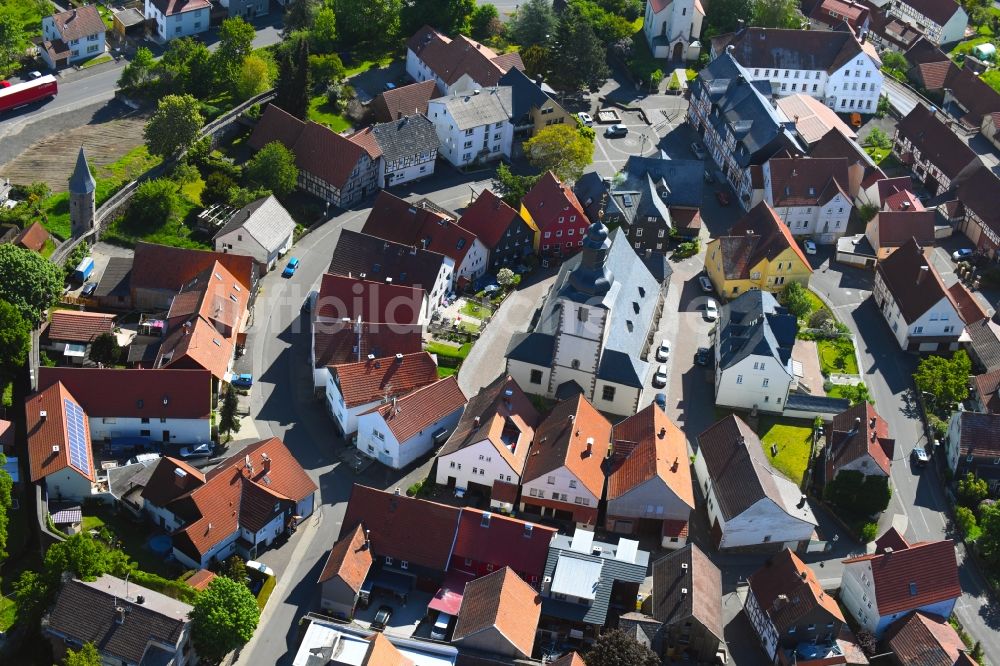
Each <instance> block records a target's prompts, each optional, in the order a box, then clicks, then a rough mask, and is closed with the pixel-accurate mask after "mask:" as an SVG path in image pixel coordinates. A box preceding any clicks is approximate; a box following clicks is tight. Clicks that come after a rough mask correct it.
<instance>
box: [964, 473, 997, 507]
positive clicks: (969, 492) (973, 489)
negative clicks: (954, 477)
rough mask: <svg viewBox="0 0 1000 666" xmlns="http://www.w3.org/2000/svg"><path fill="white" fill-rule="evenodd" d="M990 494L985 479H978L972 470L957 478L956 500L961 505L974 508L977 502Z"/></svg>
mask: <svg viewBox="0 0 1000 666" xmlns="http://www.w3.org/2000/svg"><path fill="white" fill-rule="evenodd" d="M989 496H990V486H989V484H988V483H986V479H980V478H979V477H977V476H976V475H975V474H973V473H972V472H966V474H965V478H964V479H959V480H958V501H959V503H960V504H962V506H967V507H969V508H970V509H976V508H977V507H978V506H979V503H980V502H982V501H983V500H984V499H986V498H987V497H989Z"/></svg>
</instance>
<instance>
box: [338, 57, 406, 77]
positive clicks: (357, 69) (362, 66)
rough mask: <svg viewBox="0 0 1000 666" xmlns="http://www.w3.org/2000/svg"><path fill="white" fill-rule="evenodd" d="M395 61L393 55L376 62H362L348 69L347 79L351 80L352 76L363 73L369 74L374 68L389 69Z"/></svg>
mask: <svg viewBox="0 0 1000 666" xmlns="http://www.w3.org/2000/svg"><path fill="white" fill-rule="evenodd" d="M393 60H395V58H394V57H393V56H392V55H385V56H382V57H381V58H376V59H374V60H360V61H358V62H356V63H354V64H353V65H351V66H350V67H348V68H347V71H346V72H345V75H346V77H347V78H351V77H352V76H357V75H358V74H361V73H362V72H367V71H368V70H369V69H372V68H375V69H380V68H382V67H388V66H389V65H391V64H392V61H393Z"/></svg>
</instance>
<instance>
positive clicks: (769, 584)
mask: <svg viewBox="0 0 1000 666" xmlns="http://www.w3.org/2000/svg"><path fill="white" fill-rule="evenodd" d="M747 582H748V583H749V585H750V589H751V591H752V592H753V594H754V596H755V597H756V598H757V603H758V605H759V606H760V608H761V610H763V611H764V612H765V613H767V615H768V616H769V617H770V618H771V622H773V623H774V626H775V628H776V629H777V630H778V633H779V634H783V633H785V630H787V629H788V628H789V627H792V626H794V625H795V624H797V623H798V620H799V619H800V618H802V617H804V616H805V615H807V614H808V613H810V612H811V611H812V610H813V609H815V608H821V609H823V610H824V611H826V614H827V616H828V617H829V618H830V619H831V621H833V620H839V621H840V622H844V615H843V613H841V611H840V606H838V605H837V600H836V599H834V598H833V597H831V596H830V595H829V594H827V593H826V592H824V591H823V586H821V585H820V584H819V580H817V579H816V574H815V573H813V570H812V569H810V568H809V567H807V566H806V565H805V563H804V562H803V561H802V560H800V559H799V557H798V556H797V555H796V554H795V553H793V552H792V551H790V550H788V549H787V548H786V549H785V550H782V551H781V552H780V553H778V554H777V555H775V556H774V557H772V558H771V559H770V560H768V561H767V563H766V564H765V565H764V566H763V567H761V568H760V569H758V570H757V571H756V572H755V573H754V574H752V575H751V576H750V578H749V579H748V581H747ZM781 595H784V597H786V598H781ZM796 599H797V600H798V601H794V600H796Z"/></svg>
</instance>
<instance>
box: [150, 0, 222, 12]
mask: <svg viewBox="0 0 1000 666" xmlns="http://www.w3.org/2000/svg"><path fill="white" fill-rule="evenodd" d="M152 2H153V4H154V5H155V6H156V8H157V9H159V10H160V13H161V14H163V15H164V16H174V15H175V14H182V13H184V12H190V11H194V10H196V9H208V8H210V7H211V6H212V3H211V2H209V0H152Z"/></svg>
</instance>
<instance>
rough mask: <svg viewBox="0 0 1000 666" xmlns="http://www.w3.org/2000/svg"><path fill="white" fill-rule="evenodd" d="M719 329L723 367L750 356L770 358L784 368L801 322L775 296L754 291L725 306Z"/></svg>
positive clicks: (721, 366) (721, 363)
mask: <svg viewBox="0 0 1000 666" xmlns="http://www.w3.org/2000/svg"><path fill="white" fill-rule="evenodd" d="M718 330H719V367H720V368H722V369H726V368H729V367H731V366H733V365H735V364H736V363H739V362H740V361H742V360H743V359H744V358H746V357H747V356H750V355H751V354H756V355H761V356H763V355H767V356H771V357H772V358H774V359H775V360H776V361H778V362H779V363H781V364H782V366H784V365H785V364H787V363H788V360H789V359H790V358H791V355H792V347H793V346H794V345H795V336H796V334H797V333H798V321H797V320H796V318H795V315H792V314H789V312H788V310H786V309H785V308H783V307H781V306H779V305H778V300H777V299H776V298H775V297H774V295H773V294H771V293H770V292H767V291H762V290H760V289H753V290H750V291H745V292H743V293H742V294H740V295H739V296H737V297H736V298H734V299H733V300H731V301H729V302H728V303H726V304H725V305H723V306H722V313H721V315H720V317H719V327H718Z"/></svg>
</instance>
